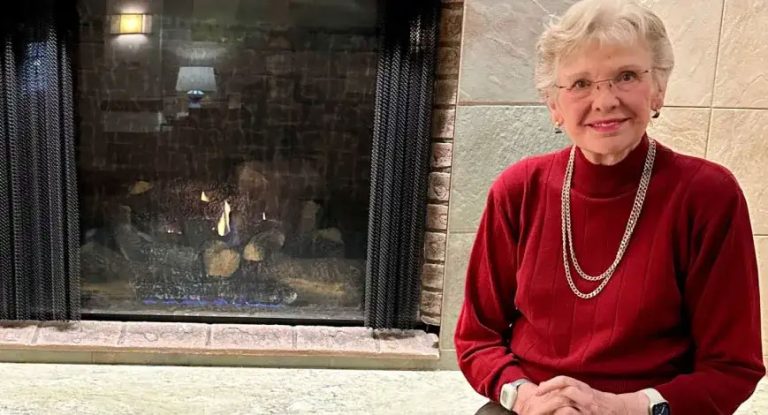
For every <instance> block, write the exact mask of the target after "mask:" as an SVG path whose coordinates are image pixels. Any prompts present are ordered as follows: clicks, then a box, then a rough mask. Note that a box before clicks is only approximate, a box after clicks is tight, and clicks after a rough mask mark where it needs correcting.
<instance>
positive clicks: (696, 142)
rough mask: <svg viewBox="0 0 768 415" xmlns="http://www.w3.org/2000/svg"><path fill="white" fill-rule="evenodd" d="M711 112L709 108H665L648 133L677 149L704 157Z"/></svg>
mask: <svg viewBox="0 0 768 415" xmlns="http://www.w3.org/2000/svg"><path fill="white" fill-rule="evenodd" d="M711 112H712V111H711V110H710V109H709V108H663V109H662V110H661V117H659V118H658V119H655V120H653V125H651V126H649V128H648V134H649V135H650V136H651V137H653V138H655V139H656V140H658V141H659V142H661V143H662V144H664V145H666V146H667V147H670V148H672V149H673V150H675V151H678V152H681V153H684V154H688V155H691V156H697V157H704V154H705V153H706V151H707V134H708V133H709V117H710V114H711Z"/></svg>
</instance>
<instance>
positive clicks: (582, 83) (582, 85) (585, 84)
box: [571, 79, 590, 90]
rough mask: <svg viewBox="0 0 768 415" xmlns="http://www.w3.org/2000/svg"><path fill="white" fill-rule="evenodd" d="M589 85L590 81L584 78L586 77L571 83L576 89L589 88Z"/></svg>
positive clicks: (572, 87)
mask: <svg viewBox="0 0 768 415" xmlns="http://www.w3.org/2000/svg"><path fill="white" fill-rule="evenodd" d="M589 85H590V84H589V81H587V80H584V79H579V80H578V81H576V82H574V83H573V84H572V85H571V89H576V90H579V89H586V88H589Z"/></svg>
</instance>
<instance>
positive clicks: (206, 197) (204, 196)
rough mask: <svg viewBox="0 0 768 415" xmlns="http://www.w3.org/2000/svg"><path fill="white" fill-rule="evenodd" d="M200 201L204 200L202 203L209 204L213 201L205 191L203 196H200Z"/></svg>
mask: <svg viewBox="0 0 768 415" xmlns="http://www.w3.org/2000/svg"><path fill="white" fill-rule="evenodd" d="M200 200H202V201H203V202H205V203H208V202H210V201H211V199H210V198H208V195H207V194H205V191H203V193H202V194H200Z"/></svg>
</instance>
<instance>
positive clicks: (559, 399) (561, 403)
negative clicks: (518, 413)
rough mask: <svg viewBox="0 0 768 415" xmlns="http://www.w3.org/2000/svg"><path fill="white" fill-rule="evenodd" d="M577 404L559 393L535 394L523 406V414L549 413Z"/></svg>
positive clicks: (537, 414)
mask: <svg viewBox="0 0 768 415" xmlns="http://www.w3.org/2000/svg"><path fill="white" fill-rule="evenodd" d="M574 405H575V403H574V402H572V401H571V400H570V399H568V398H566V397H565V396H563V395H560V394H557V393H551V394H549V395H544V396H534V397H531V399H530V400H529V401H528V403H527V404H526V405H525V408H523V411H522V415H549V414H552V413H554V412H555V411H557V410H559V409H562V408H567V407H573V406H574Z"/></svg>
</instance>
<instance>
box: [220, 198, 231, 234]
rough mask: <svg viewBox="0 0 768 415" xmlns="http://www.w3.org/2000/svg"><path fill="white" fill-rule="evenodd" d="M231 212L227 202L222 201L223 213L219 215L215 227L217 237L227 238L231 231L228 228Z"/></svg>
mask: <svg viewBox="0 0 768 415" xmlns="http://www.w3.org/2000/svg"><path fill="white" fill-rule="evenodd" d="M230 212H232V207H231V206H229V202H228V201H226V200H225V201H224V212H222V213H221V217H220V218H219V223H218V224H217V225H216V231H217V232H218V234H219V236H227V235H228V234H229V232H231V231H232V229H231V228H230V227H229V213H230Z"/></svg>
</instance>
